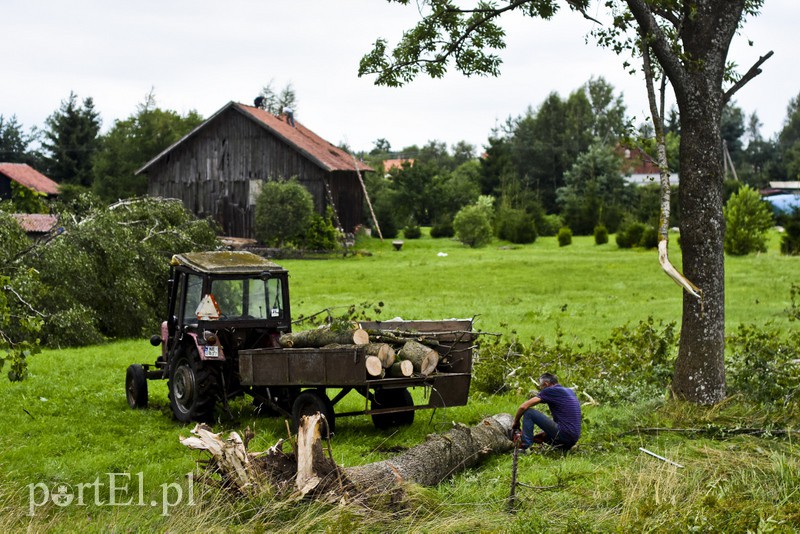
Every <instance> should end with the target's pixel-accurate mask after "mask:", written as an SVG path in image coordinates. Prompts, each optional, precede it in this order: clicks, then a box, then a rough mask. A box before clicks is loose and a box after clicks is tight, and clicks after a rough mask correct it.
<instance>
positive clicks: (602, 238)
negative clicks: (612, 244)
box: [594, 224, 608, 245]
mask: <svg viewBox="0 0 800 534" xmlns="http://www.w3.org/2000/svg"><path fill="white" fill-rule="evenodd" d="M606 243H608V228H606V227H605V226H603V225H602V224H600V225H597V226H595V227H594V244H595V245H605V244H606Z"/></svg>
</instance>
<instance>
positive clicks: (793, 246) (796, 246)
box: [781, 211, 800, 256]
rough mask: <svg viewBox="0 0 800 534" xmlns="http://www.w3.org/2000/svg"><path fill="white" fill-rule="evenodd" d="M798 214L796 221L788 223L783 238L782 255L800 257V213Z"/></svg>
mask: <svg viewBox="0 0 800 534" xmlns="http://www.w3.org/2000/svg"><path fill="white" fill-rule="evenodd" d="M796 213H797V214H798V215H795V217H796V219H795V220H791V221H789V222H788V224H787V225H786V228H784V230H785V233H784V234H783V237H781V254H786V255H787V256H798V255H800V211H798V212H796Z"/></svg>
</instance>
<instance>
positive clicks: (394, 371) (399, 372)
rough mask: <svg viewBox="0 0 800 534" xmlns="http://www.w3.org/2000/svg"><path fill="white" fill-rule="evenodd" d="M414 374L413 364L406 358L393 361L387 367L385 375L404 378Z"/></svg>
mask: <svg viewBox="0 0 800 534" xmlns="http://www.w3.org/2000/svg"><path fill="white" fill-rule="evenodd" d="M413 374H414V364H412V363H411V362H410V361H408V360H400V361H399V362H394V363H393V364H392V366H391V367H389V369H387V370H386V375H387V376H389V377H390V378H404V377H408V376H411V375H413Z"/></svg>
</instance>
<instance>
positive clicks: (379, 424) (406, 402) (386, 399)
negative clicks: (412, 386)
mask: <svg viewBox="0 0 800 534" xmlns="http://www.w3.org/2000/svg"><path fill="white" fill-rule="evenodd" d="M370 406H371V408H372V409H373V410H378V409H381V408H404V407H412V406H414V398H413V397H412V396H411V392H410V391H408V389H407V388H399V389H378V390H376V391H375V395H374V399H373V401H372V403H371V404H370ZM413 422H414V410H409V411H407V412H396V413H381V414H375V415H373V416H372V424H373V425H375V428H378V429H380V430H388V429H390V428H394V427H397V426H408V425H410V424H412V423H413Z"/></svg>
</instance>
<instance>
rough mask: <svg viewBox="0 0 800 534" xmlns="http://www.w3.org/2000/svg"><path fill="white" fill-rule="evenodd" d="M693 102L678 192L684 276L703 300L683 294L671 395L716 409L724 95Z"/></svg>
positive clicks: (721, 337) (720, 387)
mask: <svg viewBox="0 0 800 534" xmlns="http://www.w3.org/2000/svg"><path fill="white" fill-rule="evenodd" d="M694 96H696V97H697V98H692V99H691V101H689V102H684V103H683V106H682V107H681V149H680V150H681V172H680V186H679V187H678V192H679V201H680V206H681V249H682V251H683V271H684V273H685V275H686V277H687V278H688V279H689V280H691V281H692V282H693V283H694V284H696V285H697V286H698V287H700V288H701V289H702V292H703V293H702V295H703V296H702V299H697V298H696V297H694V296H692V295H690V294H689V293H686V292H684V294H683V318H682V323H681V337H680V349H679V352H678V358H677V361H676V362H675V374H674V379H673V384H672V389H673V392H674V393H675V395H676V396H677V397H679V398H682V399H686V400H690V401H693V402H698V403H701V404H714V403H716V402H719V401H721V400H722V399H724V398H725V362H724V350H725V257H724V253H723V240H724V237H725V219H724V217H723V215H722V203H723V198H722V194H723V188H722V180H723V178H722V145H721V143H720V139H721V135H720V115H721V113H720V112H719V111H718V107H719V106H718V105H717V103H718V102H719V98H720V96H721V95H720V94H719V91H717V94H716V95H708V94H702V93H701V92H700V91H698V92H697V93H694ZM714 96H716V98H714ZM687 108H688V109H687ZM684 117H686V118H684Z"/></svg>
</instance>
